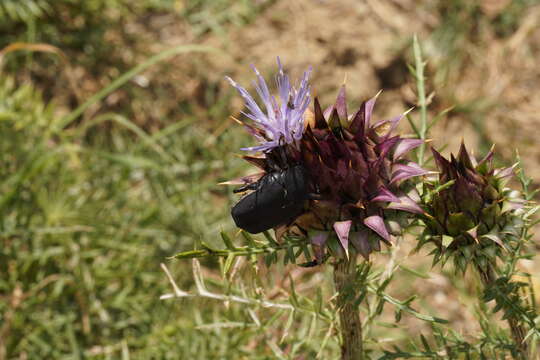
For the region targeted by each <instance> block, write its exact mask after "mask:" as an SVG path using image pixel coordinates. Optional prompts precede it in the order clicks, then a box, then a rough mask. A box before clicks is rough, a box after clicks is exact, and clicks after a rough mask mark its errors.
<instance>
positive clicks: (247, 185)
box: [233, 182, 258, 194]
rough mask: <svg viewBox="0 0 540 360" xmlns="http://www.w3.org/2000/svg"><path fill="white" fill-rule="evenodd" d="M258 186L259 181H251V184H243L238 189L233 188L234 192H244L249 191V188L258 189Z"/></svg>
mask: <svg viewBox="0 0 540 360" xmlns="http://www.w3.org/2000/svg"><path fill="white" fill-rule="evenodd" d="M257 186H258V182H253V183H250V184H246V185H244V186H241V187H239V188H237V189H234V190H233V193H235V194H236V193H240V192H244V191H247V190H256V189H257Z"/></svg>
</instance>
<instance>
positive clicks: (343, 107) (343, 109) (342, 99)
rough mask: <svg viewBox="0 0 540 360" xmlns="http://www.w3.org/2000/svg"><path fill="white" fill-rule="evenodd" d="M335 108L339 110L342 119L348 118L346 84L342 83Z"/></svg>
mask: <svg viewBox="0 0 540 360" xmlns="http://www.w3.org/2000/svg"><path fill="white" fill-rule="evenodd" d="M334 108H335V109H336V110H337V113H338V115H339V117H340V118H341V119H344V120H347V101H346V94H345V85H342V86H341V88H340V89H339V93H338V96H337V98H336V103H335V105H334Z"/></svg>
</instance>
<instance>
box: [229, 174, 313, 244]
mask: <svg viewBox="0 0 540 360" xmlns="http://www.w3.org/2000/svg"><path fill="white" fill-rule="evenodd" d="M245 190H254V191H253V192H252V193H250V194H248V195H246V196H244V197H243V198H242V199H240V201H239V202H238V203H237V204H236V205H234V207H233V208H232V210H231V215H232V218H233V220H234V222H235V224H236V226H237V227H239V228H241V229H244V230H246V231H247V232H249V233H251V234H257V233H260V232H263V231H266V230H269V229H271V228H273V227H276V226H278V225H282V224H286V223H288V222H290V221H292V220H293V219H294V218H296V217H297V216H299V215H301V214H302V212H303V211H304V203H305V201H306V200H308V198H309V196H308V184H307V173H306V169H305V168H304V167H303V166H302V165H294V166H291V167H288V168H286V169H283V170H278V171H274V172H270V173H267V174H266V175H264V176H263V177H262V178H261V179H259V181H257V182H255V183H252V184H249V185H246V186H244V187H242V188H239V189H236V190H235V192H241V191H245Z"/></svg>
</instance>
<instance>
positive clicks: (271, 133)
mask: <svg viewBox="0 0 540 360" xmlns="http://www.w3.org/2000/svg"><path fill="white" fill-rule="evenodd" d="M277 64H278V68H279V72H278V74H277V75H276V86H277V90H278V94H279V104H278V101H277V100H276V98H275V97H274V96H273V95H271V94H270V91H269V89H268V86H267V85H266V81H265V80H264V78H263V77H262V76H261V74H260V72H259V71H258V70H257V69H256V68H255V67H254V66H253V71H255V75H256V76H257V80H256V81H253V84H254V86H255V90H256V91H257V94H258V95H259V98H260V100H261V102H262V103H263V105H264V109H265V111H263V110H262V109H261V107H259V105H258V104H257V102H256V101H255V100H254V99H253V97H252V96H251V95H250V94H249V92H248V91H247V90H246V89H245V88H243V87H242V86H240V85H239V84H238V83H236V82H235V81H234V80H233V79H231V78H230V77H228V76H227V77H226V78H227V80H228V81H229V82H230V83H231V85H232V86H234V87H235V88H236V90H238V92H239V93H240V96H242V98H243V99H244V101H245V103H246V107H247V109H248V111H246V112H242V114H244V115H245V116H246V117H248V118H249V119H251V120H252V121H253V122H254V125H255V127H256V128H258V129H260V130H261V131H262V134H263V136H260V135H258V134H256V133H254V134H253V135H254V136H255V137H256V138H257V140H259V142H260V143H261V144H260V145H258V146H253V147H249V148H242V150H246V151H264V152H268V151H270V150H272V149H273V148H275V147H277V146H280V145H284V144H292V143H294V142H295V141H297V140H300V139H301V138H302V133H303V131H304V113H305V112H306V110H307V108H308V106H309V104H310V102H311V97H310V86H309V75H310V73H311V68H309V69H308V70H307V71H305V72H304V76H303V77H302V80H301V82H300V86H299V87H298V89H296V88H295V87H293V86H291V83H290V81H289V77H288V76H287V75H286V74H285V72H284V71H283V66H282V65H281V61H280V60H279V57H278V58H277Z"/></svg>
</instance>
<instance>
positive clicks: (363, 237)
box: [349, 230, 371, 260]
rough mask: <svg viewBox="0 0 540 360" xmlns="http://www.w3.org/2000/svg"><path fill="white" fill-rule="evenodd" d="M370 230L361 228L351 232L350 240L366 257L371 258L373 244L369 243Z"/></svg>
mask: <svg viewBox="0 0 540 360" xmlns="http://www.w3.org/2000/svg"><path fill="white" fill-rule="evenodd" d="M368 237H369V232H368V231H367V230H360V231H355V232H351V234H350V235H349V240H351V243H352V244H353V246H354V248H355V249H356V250H357V251H358V252H359V253H360V255H362V256H363V257H364V259H366V260H369V253H370V252H371V246H370V245H369V240H368Z"/></svg>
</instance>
